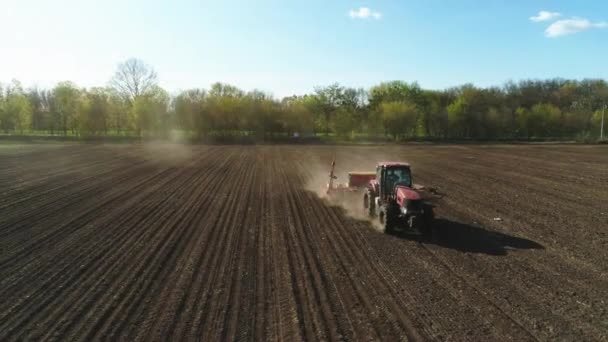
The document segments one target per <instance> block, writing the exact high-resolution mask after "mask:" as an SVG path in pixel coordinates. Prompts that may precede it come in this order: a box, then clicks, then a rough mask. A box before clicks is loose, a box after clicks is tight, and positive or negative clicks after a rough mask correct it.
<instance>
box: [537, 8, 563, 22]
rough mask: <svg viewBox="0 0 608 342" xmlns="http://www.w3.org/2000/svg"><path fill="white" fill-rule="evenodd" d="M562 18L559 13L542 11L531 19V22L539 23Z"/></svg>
mask: <svg viewBox="0 0 608 342" xmlns="http://www.w3.org/2000/svg"><path fill="white" fill-rule="evenodd" d="M561 16H562V14H561V13H558V12H549V11H540V12H538V14H537V15H535V16H533V17H530V18H529V19H530V21H533V22H535V23H539V22H541V21H549V20H553V19H555V18H559V17H561Z"/></svg>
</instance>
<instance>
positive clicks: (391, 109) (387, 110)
mask: <svg viewBox="0 0 608 342" xmlns="http://www.w3.org/2000/svg"><path fill="white" fill-rule="evenodd" d="M380 107H381V111H382V123H383V126H384V130H385V132H386V133H388V134H390V135H392V136H393V138H394V139H395V140H396V139H397V138H398V137H400V136H403V135H410V136H413V135H414V132H415V130H416V119H417V117H418V115H419V111H418V108H416V105H414V104H413V103H408V102H404V101H391V102H384V103H382V104H381V105H380Z"/></svg>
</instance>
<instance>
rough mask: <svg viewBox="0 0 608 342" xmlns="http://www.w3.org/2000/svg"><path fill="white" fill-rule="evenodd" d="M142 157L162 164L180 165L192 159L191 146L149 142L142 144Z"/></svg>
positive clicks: (177, 143)
mask: <svg viewBox="0 0 608 342" xmlns="http://www.w3.org/2000/svg"><path fill="white" fill-rule="evenodd" d="M143 156H144V157H145V158H147V159H150V160H153V161H158V162H161V163H163V164H169V165H180V164H182V163H184V162H186V161H188V160H191V159H192V156H193V150H192V146H190V145H188V144H181V143H179V142H177V141H175V142H161V141H150V142H146V143H144V144H143Z"/></svg>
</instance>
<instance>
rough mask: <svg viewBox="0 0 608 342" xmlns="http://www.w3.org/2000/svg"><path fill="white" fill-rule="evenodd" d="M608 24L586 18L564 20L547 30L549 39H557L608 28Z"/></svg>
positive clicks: (546, 33)
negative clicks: (594, 29)
mask: <svg viewBox="0 0 608 342" xmlns="http://www.w3.org/2000/svg"><path fill="white" fill-rule="evenodd" d="M606 27H608V23H607V22H605V21H600V22H595V23H594V22H591V21H589V20H588V19H585V18H571V19H563V20H558V21H556V22H554V23H553V24H551V25H549V27H547V29H546V30H545V35H546V36H547V37H551V38H555V37H561V36H565V35H569V34H574V33H578V32H582V31H587V30H590V29H593V28H606Z"/></svg>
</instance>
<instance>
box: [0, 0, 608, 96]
mask: <svg viewBox="0 0 608 342" xmlns="http://www.w3.org/2000/svg"><path fill="white" fill-rule="evenodd" d="M0 8H1V10H0V32H3V39H2V41H3V43H2V46H3V48H2V53H1V54H0V81H2V82H8V81H10V80H11V79H13V78H15V79H18V80H21V81H22V83H23V84H24V85H25V86H32V85H39V86H42V87H49V86H52V85H54V84H55V83H56V82H58V81H62V80H71V81H74V82H76V83H77V84H79V85H82V86H87V87H89V86H96V85H105V84H106V83H107V81H108V80H109V78H110V77H111V76H112V74H113V72H114V70H115V68H116V65H117V64H118V63H119V62H120V61H122V60H124V59H126V58H128V57H137V58H140V59H143V60H144V61H145V62H147V63H149V64H151V65H152V66H154V67H155V69H156V70H157V72H158V74H159V79H160V83H161V85H162V86H163V87H165V88H166V89H168V90H169V91H171V92H176V91H178V90H180V89H187V88H192V87H208V86H209V85H210V84H211V83H213V82H215V81H222V82H228V83H231V84H234V85H237V86H239V87H242V88H244V89H253V88H258V89H262V90H264V91H268V92H272V93H273V94H275V95H276V96H287V95H291V94H294V93H295V94H302V93H305V92H309V91H312V90H313V88H314V86H316V85H326V84H330V83H333V82H340V83H342V84H344V85H348V86H361V87H369V86H371V85H373V84H376V83H378V82H380V81H384V80H395V79H400V80H405V81H418V82H419V83H420V84H421V85H422V86H423V87H425V88H431V89H441V88H446V87H450V86H455V85H459V84H463V83H467V82H472V83H474V84H476V85H479V86H489V85H501V84H502V83H504V82H505V81H507V80H519V79H523V78H552V77H563V78H577V79H580V78H608V67H607V64H606V57H607V56H608V27H607V26H608V24H607V22H608V1H605V0H595V1H591V0H588V1H575V0H569V1H549V0H545V1H541V0H538V1H536V0H525V1H524V0H484V1H481V0H475V1H474V0H459V1H456V0H453V1H448V0H443V1H440V0H424V1H423V0H418V1H407V0H394V1H388V0H386V1H383V0H366V1H347V0H324V1H322V0H307V1H287V0H284V1H279V0H256V1H246V0H222V1H219V0H217V1H207V0H202V1H194V0H174V1H154V0H148V1H143V0H136V1H129V0H105V1H97V2H95V1H86V0H80V1H77V0H68V1H32V0H8V1H7V0H2V3H1V4H0ZM541 11H545V12H547V13H540V12H541ZM539 13H540V14H539ZM532 17H534V18H532Z"/></svg>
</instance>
